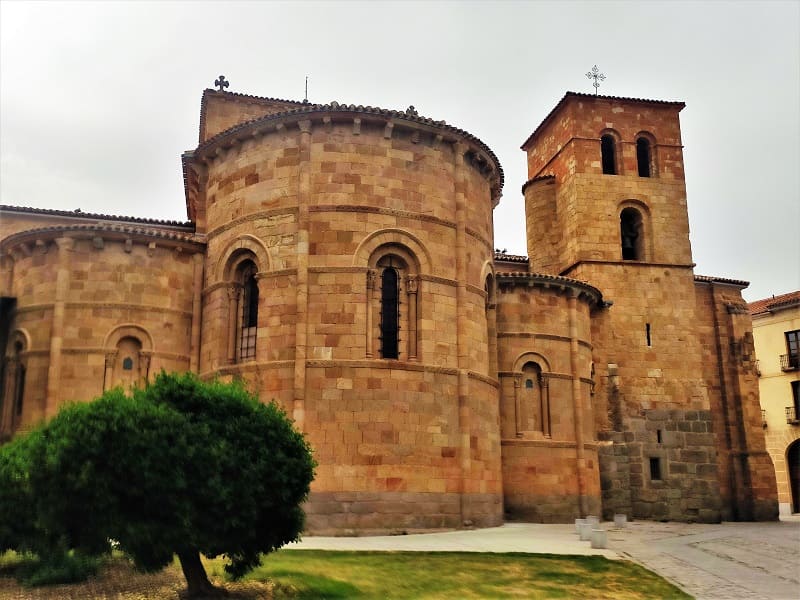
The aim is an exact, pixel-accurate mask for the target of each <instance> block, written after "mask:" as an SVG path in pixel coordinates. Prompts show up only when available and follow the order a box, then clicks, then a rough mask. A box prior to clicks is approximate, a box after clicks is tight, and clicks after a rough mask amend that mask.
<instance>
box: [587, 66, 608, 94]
mask: <svg viewBox="0 0 800 600" xmlns="http://www.w3.org/2000/svg"><path fill="white" fill-rule="evenodd" d="M586 76H587V77H588V78H589V79H594V83H592V85H593V86H594V95H595V96H597V88H599V87H600V82H601V81H603V80H604V79H605V78H606V76H605V75H603V74H602V73H601V72H600V69H598V68H597V65H595V66H593V67H592V70H591V71H589V72H588V73H587V74H586Z"/></svg>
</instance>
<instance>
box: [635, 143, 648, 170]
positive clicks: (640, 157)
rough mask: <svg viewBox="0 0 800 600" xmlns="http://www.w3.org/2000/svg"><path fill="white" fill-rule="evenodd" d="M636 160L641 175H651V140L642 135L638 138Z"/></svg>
mask: <svg viewBox="0 0 800 600" xmlns="http://www.w3.org/2000/svg"><path fill="white" fill-rule="evenodd" d="M636 162H637V164H638V166H639V177H650V140H648V139H647V138H644V137H640V138H638V139H637V140H636Z"/></svg>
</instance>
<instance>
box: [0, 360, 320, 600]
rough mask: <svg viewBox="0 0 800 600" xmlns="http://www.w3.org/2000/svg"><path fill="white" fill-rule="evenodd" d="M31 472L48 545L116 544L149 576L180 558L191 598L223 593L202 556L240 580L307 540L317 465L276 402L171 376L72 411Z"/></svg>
mask: <svg viewBox="0 0 800 600" xmlns="http://www.w3.org/2000/svg"><path fill="white" fill-rule="evenodd" d="M27 463H28V464H27V482H28V485H29V489H30V492H29V493H30V497H31V498H32V499H33V502H34V509H35V512H36V528H37V534H36V537H38V540H37V544H38V547H40V548H48V547H54V548H56V547H58V548H60V547H68V548H75V549H78V550H81V551H82V552H86V553H98V552H101V551H103V550H104V549H107V547H108V540H109V539H114V540H116V541H118V542H119V547H120V548H121V549H122V550H123V551H124V552H125V553H126V554H128V555H129V556H130V557H131V558H132V559H133V561H134V563H135V565H136V566H137V568H140V569H143V570H148V571H153V570H158V569H161V568H163V567H165V566H166V565H167V564H169V562H170V561H171V560H172V557H173V556H174V555H175V554H177V555H178V558H179V559H180V563H181V567H182V569H183V572H184V575H185V577H186V581H187V584H188V591H189V595H190V596H201V595H207V594H210V593H213V587H212V586H211V584H210V582H209V581H208V577H207V576H206V573H205V569H204V568H203V565H202V563H201V562H200V554H201V553H202V554H205V555H206V556H209V557H215V556H219V555H226V557H227V558H228V564H227V565H226V567H225V568H226V571H228V573H230V574H231V575H232V576H233V577H234V578H237V577H241V576H242V575H244V574H245V573H247V572H248V571H249V570H251V569H252V568H254V567H255V566H257V565H258V564H259V562H260V555H261V554H262V553H268V552H271V551H273V550H276V549H278V548H280V547H281V546H283V545H284V544H286V543H288V542H291V541H293V540H295V539H297V538H298V537H299V534H300V532H301V531H302V529H303V519H304V515H303V511H302V509H301V507H300V505H301V503H302V502H303V501H304V500H305V498H306V497H307V495H308V491H309V485H310V483H311V480H312V478H313V468H314V461H313V459H312V457H311V453H310V449H309V446H308V444H307V442H306V441H305V439H304V438H303V436H302V435H301V434H300V433H298V432H297V431H295V430H294V429H293V427H292V424H291V422H290V421H289V419H288V418H287V417H286V415H285V414H284V413H283V412H282V411H281V409H280V408H279V407H277V406H276V405H275V404H269V405H265V404H261V403H260V402H258V400H257V399H256V398H255V397H254V396H253V395H252V394H250V393H248V392H247V391H246V390H245V389H244V388H243V387H242V386H240V385H237V384H223V383H220V382H211V383H206V382H202V381H200V380H199V379H197V377H196V376H194V375H191V374H185V375H171V374H165V373H162V374H160V375H159V376H158V377H157V378H156V380H155V381H154V382H153V383H152V384H151V385H149V386H148V387H147V388H145V389H144V390H134V392H133V395H132V397H130V398H128V397H126V396H125V395H124V394H123V393H122V392H121V391H120V390H116V391H111V392H107V393H105V394H104V395H103V396H101V397H100V398H99V399H97V400H95V401H93V402H90V403H84V404H75V405H71V406H69V407H67V408H65V409H63V410H62V411H60V412H59V414H58V415H57V416H56V417H55V418H54V419H53V420H52V421H51V422H49V423H48V424H47V425H46V426H44V428H43V429H42V430H41V431H40V432H39V434H37V436H36V437H35V439H34V440H32V442H31V443H30V444H29V446H28V447H27ZM2 508H3V507H2V505H0V509H2Z"/></svg>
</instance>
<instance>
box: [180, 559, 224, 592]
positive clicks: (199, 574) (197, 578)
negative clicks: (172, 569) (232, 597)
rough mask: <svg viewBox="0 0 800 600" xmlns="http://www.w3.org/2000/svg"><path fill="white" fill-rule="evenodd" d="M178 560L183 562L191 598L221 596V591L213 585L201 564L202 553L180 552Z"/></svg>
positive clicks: (182, 565)
mask: <svg viewBox="0 0 800 600" xmlns="http://www.w3.org/2000/svg"><path fill="white" fill-rule="evenodd" d="M178 560H180V561H181V569H183V576H184V577H185V578H186V585H187V588H188V589H187V594H188V597H189V598H204V597H209V598H210V597H216V596H219V595H220V591H221V590H219V589H217V588H215V587H214V586H213V585H211V582H210V581H209V580H208V576H207V575H206V570H205V567H203V563H202V562H200V553H199V552H198V551H197V550H184V551H182V552H178Z"/></svg>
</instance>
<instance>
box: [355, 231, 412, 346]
mask: <svg viewBox="0 0 800 600" xmlns="http://www.w3.org/2000/svg"><path fill="white" fill-rule="evenodd" d="M369 266H370V269H369V271H368V272H367V298H368V300H369V306H368V309H367V323H366V330H367V344H366V355H367V357H372V356H375V357H378V358H386V359H393V360H416V359H417V347H418V343H417V342H418V340H417V289H418V286H419V280H418V276H417V272H418V271H417V268H418V267H417V263H416V259H415V258H414V255H413V254H411V253H410V252H409V251H408V249H407V248H405V247H401V246H395V245H394V244H392V245H387V246H383V247H381V248H379V249H378V250H377V251H376V252H374V253H373V255H372V257H371V258H370V260H369Z"/></svg>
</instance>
